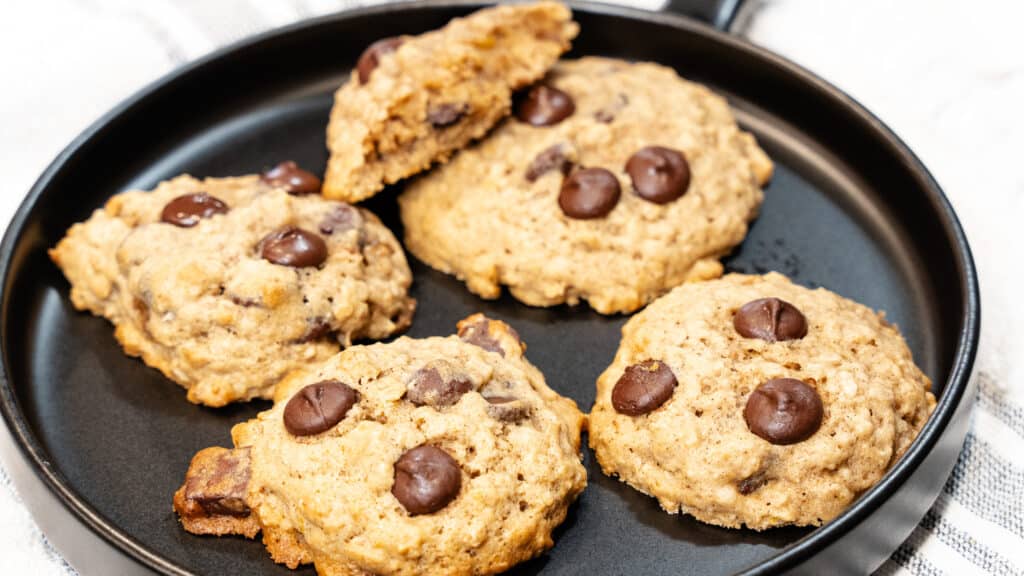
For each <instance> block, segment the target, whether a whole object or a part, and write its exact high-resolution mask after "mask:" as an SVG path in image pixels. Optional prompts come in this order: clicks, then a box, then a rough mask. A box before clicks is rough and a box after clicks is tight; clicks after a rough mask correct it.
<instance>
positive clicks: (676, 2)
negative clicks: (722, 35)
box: [661, 0, 743, 32]
mask: <svg viewBox="0 0 1024 576" xmlns="http://www.w3.org/2000/svg"><path fill="white" fill-rule="evenodd" d="M742 6H743V0H668V1H667V2H666V3H665V5H664V6H662V7H661V11H662V12H670V13H672V14H681V15H683V16H689V17H690V18H696V19H698V20H703V21H704V22H707V23H708V24H711V25H712V26H714V27H715V28H718V29H719V30H723V31H725V32H728V31H729V29H730V28H731V27H732V25H733V23H734V22H735V21H736V16H737V15H738V14H739V13H740V8H742Z"/></svg>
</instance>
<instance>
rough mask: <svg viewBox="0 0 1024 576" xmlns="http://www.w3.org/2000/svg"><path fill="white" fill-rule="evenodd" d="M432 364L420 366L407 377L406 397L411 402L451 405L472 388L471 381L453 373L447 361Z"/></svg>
mask: <svg viewBox="0 0 1024 576" xmlns="http://www.w3.org/2000/svg"><path fill="white" fill-rule="evenodd" d="M434 364H435V365H434V366H432V365H428V366H424V367H423V368H420V369H419V370H417V371H416V372H414V373H413V375H412V377H411V378H409V382H408V384H407V387H408V388H407V392H406V398H408V399H409V401H410V402H412V403H413V404H415V405H417V406H424V405H428V406H451V405H453V404H455V403H456V402H458V401H459V398H462V395H463V394H465V393H466V392H469V391H470V390H472V389H473V383H472V382H471V381H469V380H468V379H466V378H461V377H459V376H456V375H455V374H453V370H452V369H450V367H449V366H448V364H447V362H435V363H434ZM438 368H440V370H439V369H438ZM442 372H444V374H442Z"/></svg>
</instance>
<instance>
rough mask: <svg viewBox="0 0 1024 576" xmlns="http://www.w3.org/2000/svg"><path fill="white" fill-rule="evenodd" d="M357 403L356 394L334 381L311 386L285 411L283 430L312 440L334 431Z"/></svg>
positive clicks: (291, 402) (303, 390)
mask: <svg viewBox="0 0 1024 576" xmlns="http://www.w3.org/2000/svg"><path fill="white" fill-rule="evenodd" d="M358 400H359V393H358V392H356V391H355V390H353V389H352V388H351V387H350V386H348V385H347V384H344V383H342V382H339V381H337V380H324V381H322V382H317V383H316V384H310V385H309V386H306V387H305V388H303V389H302V390H299V392H298V393H297V394H296V395H294V396H292V398H291V400H289V401H288V404H286V405H285V407H284V427H285V428H287V429H288V432H290V433H292V434H293V435H295V436H312V435H313V434H319V433H321V432H323V431H325V430H329V429H331V428H333V427H334V425H335V424H337V423H338V422H341V419H342V418H344V417H345V414H348V411H349V410H351V409H352V406H353V405H355V403H356V402H357V401H358Z"/></svg>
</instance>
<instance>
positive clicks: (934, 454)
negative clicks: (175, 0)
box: [0, 2, 979, 574]
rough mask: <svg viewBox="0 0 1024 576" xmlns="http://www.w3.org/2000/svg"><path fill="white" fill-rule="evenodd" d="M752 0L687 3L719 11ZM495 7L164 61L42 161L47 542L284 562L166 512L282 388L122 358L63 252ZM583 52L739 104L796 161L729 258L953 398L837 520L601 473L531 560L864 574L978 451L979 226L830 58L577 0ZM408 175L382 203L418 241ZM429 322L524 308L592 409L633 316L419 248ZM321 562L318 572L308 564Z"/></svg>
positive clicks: (23, 211) (320, 29)
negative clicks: (870, 320) (749, 508)
mask: <svg viewBox="0 0 1024 576" xmlns="http://www.w3.org/2000/svg"><path fill="white" fill-rule="evenodd" d="M735 4H736V2H723V3H722V5H712V4H707V3H692V4H684V5H678V6H674V7H675V8H678V9H682V10H685V11H687V13H690V14H699V15H703V16H704V17H705V18H707V19H708V20H709V21H714V22H718V23H719V24H722V25H724V24H725V23H727V22H728V21H729V20H730V19H731V16H732V13H733V12H732V11H733V10H734V9H735ZM478 7H479V5H477V4H467V3H453V2H431V3H425V4H424V3H419V4H398V5H388V6H381V7H375V8H367V9H359V10H352V11H348V12H343V13H341V14H338V15H335V16H330V17H327V18H321V19H316V20H311V21H308V22H303V23H300V24H297V25H294V26H289V27H286V28H283V29H281V30H277V31H274V32H271V33H268V34H264V35H261V36H258V37H255V38H253V39H250V40H247V41H244V42H242V43H240V44H237V45H235V46H232V47H229V48H227V49H225V50H221V51H219V52H217V53H215V54H213V55H211V56H209V57H207V58H204V59H202V60H200V61H198V62H196V63H194V64H191V65H189V66H186V67H185V68H183V69H181V70H179V71H177V72H175V73H173V74H171V75H170V76H167V77H166V78H164V79H162V80H160V81H159V82H157V83H156V84H154V85H152V86H150V87H149V88H146V89H145V90H143V91H142V92H141V93H140V94H138V95H136V96H135V97H133V98H131V99H130V100H129V101H127V102H126V103H124V104H122V105H121V106H119V107H118V108H117V109H115V110H114V111H112V112H111V113H110V114H108V115H107V116H105V117H104V118H102V119H101V120H100V121H99V122H97V123H96V124H95V125H94V126H93V127H91V128H89V129H88V130H87V131H86V132H85V133H84V134H82V135H81V136H80V137H79V138H78V139H76V140H75V141H74V142H73V143H72V144H71V145H70V146H69V147H68V149H67V150H66V151H65V152H64V153H62V154H61V155H60V157H58V158H57V160H56V161H54V163H53V164H52V165H51V166H50V167H49V168H48V169H47V170H46V172H45V173H44V174H43V175H42V177H41V178H40V179H39V181H38V182H37V183H36V185H35V186H34V187H33V189H32V190H31V192H30V193H29V194H28V197H27V198H26V200H25V202H24V203H23V204H22V206H21V208H20V210H19V211H18V213H17V215H16V216H15V217H14V221H13V222H12V223H11V226H10V228H9V229H8V231H7V234H6V236H5V237H4V240H3V245H2V249H0V277H2V290H3V292H2V301H0V314H2V317H0V337H2V354H3V358H2V360H3V378H4V380H3V382H2V389H0V395H2V397H0V400H2V410H3V415H4V418H5V419H6V422H7V425H8V428H9V430H10V432H11V437H10V438H8V439H7V440H8V441H7V442H5V443H3V446H4V451H5V454H6V461H7V464H8V466H9V467H10V469H11V471H12V474H13V476H14V477H15V479H16V481H17V484H18V487H19V489H20V490H21V492H22V494H23V495H24V496H25V498H26V500H27V501H28V502H29V504H30V506H31V507H32V508H33V509H34V511H35V512H36V516H37V518H38V519H39V521H40V523H41V524H42V525H43V527H44V529H45V530H46V532H47V534H48V535H49V537H50V538H51V540H52V541H53V542H54V543H55V544H56V545H57V547H58V548H59V549H60V550H61V551H62V552H63V553H64V554H65V555H66V556H67V557H68V558H69V559H70V561H71V562H72V564H74V565H76V566H77V567H79V568H80V569H81V570H82V571H83V572H84V573H87V574H131V573H150V571H153V572H162V573H166V574H236V573H237V574H288V573H290V572H289V571H287V570H286V569H284V568H282V567H278V566H275V565H274V564H273V563H272V562H271V561H270V559H269V557H268V556H267V554H266V552H265V551H264V549H263V546H262V545H261V544H259V543H258V542H252V541H247V540H244V539H241V538H220V539H218V538H209V537H196V536H192V535H190V534H187V533H185V532H184V531H183V530H182V529H181V528H180V526H179V525H178V523H177V521H176V518H175V515H174V514H173V513H172V511H171V494H172V493H173V491H174V490H175V488H176V487H177V486H178V484H179V483H180V482H181V479H182V475H183V473H184V472H185V469H186V467H187V465H188V462H189V458H190V457H191V456H192V454H193V453H194V452H195V451H196V450H198V449H200V448H203V447H205V446H210V445H224V444H227V443H228V442H229V434H228V431H229V428H230V427H231V425H232V424H234V423H236V422H239V421H241V420H244V419H247V418H250V417H252V416H254V415H255V414H256V413H257V412H258V411H260V410H263V409H265V408H267V406H268V403H266V402H253V403H250V404H245V405H240V406H232V407H229V408H226V409H221V410H211V409H208V408H202V407H199V406H194V405H191V404H189V403H188V402H186V401H185V394H184V392H183V390H182V389H180V388H179V387H178V386H177V385H175V384H174V383H172V382H170V381H168V380H166V379H164V378H163V377H161V376H160V375H159V374H158V373H157V372H156V371H155V370H152V369H149V368H147V367H145V366H144V365H143V364H142V363H141V362H139V361H138V360H134V359H131V358H128V357H126V356H125V355H124V354H123V353H122V352H121V350H120V349H119V347H118V346H117V344H116V343H115V341H114V338H113V335H112V329H111V327H110V325H109V324H108V323H107V322H106V321H105V320H102V319H99V318H94V317H92V316H89V315H87V314H83V313H79V312H76V311H75V310H73V309H72V307H71V304H70V302H69V301H68V285H67V283H66V281H65V280H64V278H63V277H62V276H61V274H60V272H59V271H58V270H57V268H56V267H54V266H53V265H52V264H51V263H50V261H49V260H48V259H47V256H46V249H47V248H48V247H50V246H53V245H54V243H56V242H57V241H58V240H59V239H60V238H61V236H62V235H63V234H64V231H65V230H66V229H67V228H68V227H69V226H70V225H71V224H72V223H74V222H77V221H80V220H83V219H85V218H87V217H88V216H89V214H90V211H92V210H93V209H95V208H96V207H98V206H100V205H101V204H102V203H103V202H104V201H105V200H106V199H107V198H108V197H109V196H111V195H112V194H115V193H117V192H119V191H122V190H125V189H127V188H136V187H137V188H149V187H151V186H153V185H154V184H156V183H157V182H158V181H160V180H162V179H165V178H168V177H170V176H173V175H175V174H178V173H180V172H189V173H192V174H194V175H196V176H227V175H236V174H244V173H252V172H258V171H260V170H262V169H264V168H266V167H268V166H271V165H273V164H274V163H276V162H278V161H280V160H282V159H294V160H296V161H298V162H299V163H300V164H301V165H303V166H306V167H308V168H311V169H314V170H318V169H322V168H323V167H324V165H325V161H326V153H325V150H324V126H325V124H326V121H327V113H328V109H329V107H330V104H331V92H332V90H334V89H335V88H336V87H337V86H338V85H339V83H341V82H342V80H343V79H344V78H345V77H346V75H347V73H348V70H349V68H350V66H351V65H352V64H353V63H354V62H355V60H356V58H357V56H358V55H359V54H360V52H361V51H362V49H363V48H364V47H365V46H366V45H367V44H369V43H370V42H371V41H373V40H376V39H378V38H381V37H385V36H393V35H396V34H400V33H417V32H421V31H424V30H428V29H431V28H436V27H439V26H441V25H443V24H444V23H445V22H447V21H448V20H449V19H451V18H452V17H454V16H459V15H462V14H465V13H467V12H469V11H471V10H473V9H476V8H478ZM575 8H576V18H577V19H578V21H579V22H580V24H581V26H582V34H581V35H580V37H579V39H578V40H577V41H576V43H575V48H574V49H573V53H572V54H571V56H577V55H583V54H600V55H605V56H616V57H620V58H628V59H644V60H654V61H657V62H661V63H662V64H666V65H669V66H673V67H675V68H676V69H677V70H678V71H679V72H680V73H681V74H683V75H685V76H687V77H689V78H692V79H695V80H697V81H700V82H704V83H706V84H708V85H710V86H712V87H713V88H714V89H715V90H717V91H718V92H720V93H723V94H725V95H727V96H728V97H729V99H730V100H731V102H732V104H733V106H734V107H735V109H736V110H737V114H738V116H739V118H740V120H741V122H742V124H743V125H744V126H745V127H746V128H747V129H749V130H751V131H753V132H754V133H755V134H756V135H757V137H758V139H759V140H760V141H761V142H762V144H763V146H764V147H765V149H767V151H768V152H769V153H770V154H771V156H772V158H773V159H774V160H775V162H776V165H777V168H778V170H777V173H776V175H775V178H774V180H773V181H772V183H771V185H770V186H769V187H768V190H767V194H766V201H765V204H764V207H763V209H762V215H761V217H760V218H759V219H758V220H757V221H756V222H755V223H754V225H753V227H752V228H751V230H750V236H749V237H748V238H747V239H746V241H745V242H744V243H743V245H742V246H741V247H740V248H738V249H737V250H736V251H735V253H734V254H732V255H731V256H730V257H729V258H728V259H727V260H726V264H727V266H728V268H729V269H730V270H734V271H743V272H762V271H766V270H778V271H781V272H783V273H785V274H787V275H789V276H791V277H793V278H794V279H796V280H797V281H798V282H801V283H803V284H805V285H808V286H825V287H828V288H830V289H832V290H835V291H837V292H839V293H840V294H842V295H844V296H847V297H850V298H853V299H855V300H858V301H860V302H863V303H865V304H868V305H869V306H872V307H875V308H880V309H884V310H886V311H887V312H888V315H889V318H890V319H892V320H894V321H895V322H897V323H898V324H899V325H900V327H901V328H902V330H903V333H904V334H905V335H906V337H907V340H908V341H909V343H910V347H911V349H912V350H913V352H914V357H915V359H916V360H917V362H918V363H919V364H920V366H921V367H922V368H923V369H924V371H925V372H926V373H927V374H928V375H929V376H930V377H931V378H932V379H933V380H934V382H935V392H936V394H937V395H938V396H939V405H938V408H937V409H936V411H935V414H934V415H933V416H932V418H931V420H930V422H929V423H928V425H927V426H926V427H925V429H924V430H923V432H922V433H921V436H920V438H918V440H917V442H916V443H915V444H914V445H913V446H912V447H911V449H910V451H909V452H908V453H907V455H906V456H905V457H904V459H903V460H902V461H901V462H900V463H899V464H898V465H897V466H896V467H895V468H894V469H893V470H892V471H891V472H890V473H889V474H888V475H887V476H886V477H885V478H884V479H883V480H882V481H881V482H880V483H879V485H878V486H876V487H875V488H874V489H872V490H871V491H869V492H868V493H866V494H865V495H864V496H862V497H861V498H860V499H859V500H858V501H857V502H856V503H855V504H854V505H853V506H852V507H851V508H850V509H849V510H848V511H847V512H846V513H844V514H843V515H842V516H840V517H839V518H838V519H836V520H834V521H833V522H831V523H829V524H828V525H827V526H824V527H822V528H819V529H816V530H811V529H797V528H784V529H775V530H768V531H765V532H761V533H757V532H752V531H747V530H726V529H721V528H716V527H712V526H707V525H704V524H701V523H699V522H696V521H694V520H693V519H691V518H689V517H685V516H684V517H676V516H669V515H667V514H664V513H663V512H661V511H660V510H659V509H658V507H657V505H656V503H655V502H654V500H652V499H650V498H647V497H645V496H642V495H640V494H639V493H637V492H635V491H633V490H632V489H630V488H628V487H627V486H625V485H624V484H621V483H619V482H618V481H617V480H613V479H610V478H608V477H605V476H604V475H602V474H601V473H600V471H599V470H598V468H597V467H596V466H595V465H594V460H593V455H592V454H591V453H590V452H589V451H587V452H586V454H585V458H586V464H587V468H588V470H589V472H590V485H589V487H588V488H587V490H586V491H585V492H584V494H583V496H582V497H581V499H580V500H579V502H578V503H577V504H576V505H574V506H573V508H572V509H571V511H570V514H569V517H568V519H567V520H566V522H565V524H564V526H563V527H562V528H561V529H559V531H558V533H557V535H556V536H557V544H556V546H555V548H554V549H553V550H551V551H550V552H549V553H547V554H545V555H544V556H542V557H541V558H539V559H537V560H535V561H532V562H529V563H527V564H524V565H522V566H520V567H519V568H517V569H516V570H515V571H514V572H515V573H516V574H626V573H629V574H679V573H682V572H692V573H697V574H723V573H736V572H745V573H748V574H767V573H776V572H780V571H783V570H794V571H801V572H812V573H826V572H827V573H865V572H868V571H870V570H872V569H873V568H875V567H877V566H878V565H879V564H880V563H881V562H882V561H883V560H884V559H885V558H886V557H887V556H888V555H889V554H890V553H891V552H892V551H893V550H894V549H895V548H896V546H897V545H898V544H899V543H900V542H901V541H902V540H903V539H904V538H906V536H907V535H908V534H909V533H910V531H911V530H912V528H913V527H914V525H915V524H916V523H917V521H918V520H919V519H920V518H921V516H922V515H923V514H924V512H925V511H926V510H927V508H928V507H929V506H930V505H931V504H932V502H933V501H934V499H935V497H936V495H937V494H938V492H939V490H940V488H941V486H942V484H943V482H944V481H945V478H946V477H947V476H948V474H949V471H950V469H951V467H952V466H953V463H954V461H955V459H956V455H957V453H958V452H959V449H960V447H961V445H962V441H963V438H964V434H965V432H966V427H967V420H968V418H967V416H968V412H969V410H970V405H971V401H970V399H971V398H973V396H974V393H973V390H974V387H973V384H972V382H971V380H970V374H971V367H972V364H973V361H974V356H975V351H976V349H977V343H978V324H979V307H978V306H979V304H978V287H977V281H976V278H975V270H974V266H973V264H972V261H971V255H970V252H969V249H968V247H967V243H966V240H965V239H964V235H963V231H962V230H961V229H960V226H959V224H958V223H957V219H956V216H955V215H954V213H953V211H952V209H951V208H950V206H949V203H948V202H947V201H946V198H945V197H944V196H943V194H942V192H941V191H940V190H939V187H938V186H937V185H936V183H935V181H934V180H933V179H932V177H931V176H930V175H929V174H928V172H927V171H926V170H925V169H924V167H923V166H922V165H921V163H920V162H919V161H918V160H917V158H915V157H914V155H913V154H912V153H911V152H910V151H909V150H908V149H907V148H906V147H905V146H904V145H903V144H902V143H901V142H900V141H899V140H898V139H897V138H896V137H895V136H894V135H893V134H892V133H891V132H890V131H889V130H888V129H886V127H885V126H884V125H882V123H881V122H879V121H878V119H877V118H875V117H874V116H872V115H871V114H870V113H868V112H867V111H865V110H864V109H863V108H861V107H860V106H859V105H858V104H857V103H856V102H854V101H853V100H851V99H850V98H849V97H848V96H846V95H844V94H843V93H841V92H840V91H838V90H836V89H835V88H834V87H832V86H830V85H828V84H827V83H825V82H824V81H822V80H821V79H819V78H817V77H816V76H814V75H812V74H810V73H808V72H807V71H806V70H803V69H800V68H799V67H797V66H795V65H793V64H792V63H790V62H787V61H786V60H784V59H782V58H779V57H778V56H775V55H773V54H771V53H769V52H767V51H765V50H763V49H760V48H757V47H754V46H752V45H750V44H748V43H746V42H744V41H742V40H738V39H736V38H734V37H732V36H729V35H727V34H725V33H723V32H720V31H717V30H715V29H713V28H712V27H710V26H707V25H704V24H701V23H699V22H697V21H695V20H692V19H688V18H685V17H682V16H677V15H671V14H666V13H660V14H659V13H652V12H644V11H639V10H632V9H627V8H620V7H613V6H607V5H599V4H577V5H575ZM395 192H397V190H389V191H388V192H387V193H385V194H381V195H380V196H378V197H377V198H375V199H374V200H373V201H371V202H369V206H370V208H371V209H373V210H375V211H376V212H377V213H378V214H380V215H381V216H382V217H383V219H384V220H385V222H387V223H388V224H389V225H390V226H391V227H392V228H393V229H395V231H396V232H397V233H398V234H399V235H400V233H401V230H400V223H399V220H398V218H397V216H396V209H395ZM412 266H413V271H414V273H415V276H416V283H415V287H414V295H415V296H416V298H418V299H419V303H420V305H419V311H418V313H417V316H416V319H415V321H414V324H413V326H412V329H411V330H410V334H411V335H412V336H427V335H435V334H449V333H451V331H452V329H453V326H454V324H455V322H456V320H458V319H459V318H461V317H463V316H465V315H467V314H469V313H471V312H475V311H478V310H480V311H484V312H486V313H488V314H491V315H494V316H496V317H498V318H501V319H504V320H506V321H508V322H509V323H511V324H512V325H513V326H515V328H516V329H517V330H518V331H519V332H520V334H522V336H523V337H524V339H525V340H526V342H527V343H528V344H529V346H530V349H529V357H530V359H531V360H532V361H533V362H535V363H536V364H537V365H538V366H539V367H540V368H541V369H542V370H543V371H544V372H545V374H546V375H547V377H548V380H549V382H551V383H552V385H553V386H554V387H555V388H556V389H558V390H559V391H561V392H562V393H564V394H567V395H569V396H571V397H573V398H575V399H576V401H577V402H578V403H579V404H580V406H581V407H583V408H584V409H586V408H589V407H590V405H591V403H592V402H593V398H594V381H595V379H596V377H597V375H598V373H599V372H600V371H601V370H602V369H603V368H604V367H605V366H606V365H607V364H608V363H609V362H610V361H611V358H612V355H613V352H614V350H615V348H616V344H617V341H618V337H619V328H620V327H621V325H622V324H623V322H624V321H625V318H623V317H611V318H608V317H602V316H599V315H597V314H594V313H592V312H590V311H589V310H587V309H586V308H578V309H570V308H567V307H559V308H552V309H536V308H528V307H526V306H523V305H520V304H518V303H516V302H515V301H513V300H511V299H509V298H507V297H506V298H502V299H501V300H498V301H496V302H484V301H481V300H479V299H478V298H476V297H474V296H473V295H471V294H470V293H469V292H467V291H466V289H465V288H464V287H463V285H462V284H461V283H459V282H457V281H455V280H454V279H452V278H450V277H447V276H444V275H442V274H438V273H436V272H433V271H431V270H430V269H428V268H427V267H426V266H424V265H422V264H421V263H419V262H416V261H413V262H412ZM300 573H302V574H312V569H311V568H307V569H305V570H302V571H300Z"/></svg>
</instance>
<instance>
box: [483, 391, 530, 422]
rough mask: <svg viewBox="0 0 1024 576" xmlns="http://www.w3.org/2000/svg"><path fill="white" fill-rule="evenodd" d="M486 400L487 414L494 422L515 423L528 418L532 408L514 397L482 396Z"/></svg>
mask: <svg viewBox="0 0 1024 576" xmlns="http://www.w3.org/2000/svg"><path fill="white" fill-rule="evenodd" d="M484 400H487V403H488V404H487V414H488V415H489V416H490V417H491V418H494V419H495V420H501V421H502V422H509V423H513V424H514V423H516V422H521V421H522V420H525V419H526V418H529V417H530V413H531V412H532V411H533V410H532V407H531V406H530V405H529V404H527V403H526V402H524V401H522V400H520V399H518V398H516V397H514V396H502V395H494V396H484Z"/></svg>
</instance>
